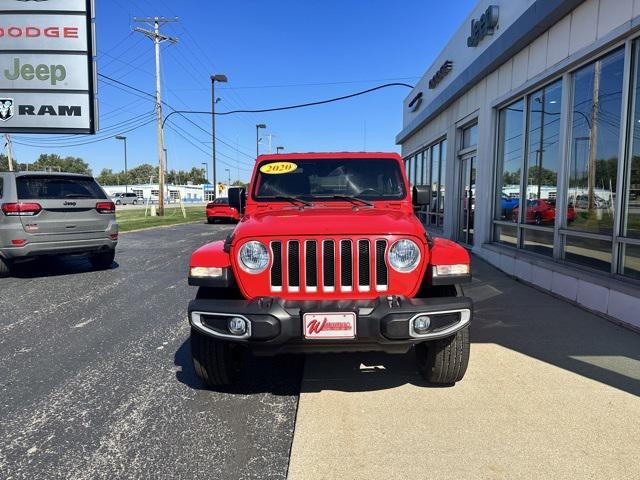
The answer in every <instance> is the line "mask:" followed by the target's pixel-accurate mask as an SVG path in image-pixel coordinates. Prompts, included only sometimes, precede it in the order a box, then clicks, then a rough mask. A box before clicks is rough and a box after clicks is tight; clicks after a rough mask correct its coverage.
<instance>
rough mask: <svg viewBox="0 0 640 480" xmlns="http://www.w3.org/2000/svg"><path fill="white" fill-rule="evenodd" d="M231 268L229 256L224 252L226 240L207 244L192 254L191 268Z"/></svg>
mask: <svg viewBox="0 0 640 480" xmlns="http://www.w3.org/2000/svg"><path fill="white" fill-rule="evenodd" d="M230 266H231V261H230V258H229V254H228V253H227V252H225V251H224V240H218V241H217V242H211V243H207V244H206V245H203V246H202V247H200V248H199V249H197V250H196V251H195V252H193V253H192V254H191V260H190V261H189V267H222V268H228V267H230Z"/></svg>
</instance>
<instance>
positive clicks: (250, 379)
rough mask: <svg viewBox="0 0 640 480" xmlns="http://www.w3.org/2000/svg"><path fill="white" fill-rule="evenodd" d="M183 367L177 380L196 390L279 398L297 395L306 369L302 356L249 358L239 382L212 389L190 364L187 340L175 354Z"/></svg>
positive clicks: (247, 357)
mask: <svg viewBox="0 0 640 480" xmlns="http://www.w3.org/2000/svg"><path fill="white" fill-rule="evenodd" d="M174 364H175V365H176V366H177V367H180V370H179V371H177V372H176V379H177V380H178V381H179V382H180V383H183V384H184V385H186V386H187V387H189V388H192V389H194V390H209V391H216V392H221V393H228V394H233V395H251V394H256V393H272V394H274V395H279V396H291V395H298V394H299V393H300V382H301V379H302V371H303V368H304V356H303V355H279V356H276V357H256V356H253V355H247V356H246V360H245V366H244V368H243V370H242V374H241V376H240V379H239V380H238V383H237V384H236V385H234V386H232V387H218V388H215V389H213V388H209V387H208V386H206V385H204V384H203V383H202V382H201V381H200V379H199V378H198V377H197V376H196V372H195V370H194V368H193V364H192V363H191V346H190V342H189V339H188V338H187V339H186V340H185V341H184V342H183V343H182V345H180V348H178V350H177V351H176V353H175V355H174Z"/></svg>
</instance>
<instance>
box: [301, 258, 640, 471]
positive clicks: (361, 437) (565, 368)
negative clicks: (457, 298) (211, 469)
mask: <svg viewBox="0 0 640 480" xmlns="http://www.w3.org/2000/svg"><path fill="white" fill-rule="evenodd" d="M473 272H474V281H473V283H471V284H469V285H467V286H466V288H465V293H466V294H467V295H469V296H470V297H472V298H473V300H474V309H475V311H474V319H473V323H472V326H471V341H472V344H471V361H470V364H469V369H468V370H467V374H466V376H465V378H464V379H463V380H462V381H461V382H459V383H457V384H456V385H455V386H453V387H448V388H434V387H431V386H429V385H427V384H426V383H425V382H424V381H423V380H422V378H421V377H420V375H419V374H418V372H417V369H416V366H415V359H414V356H413V354H412V352H409V353H407V354H406V355H396V356H390V355H381V354H366V355H363V354H358V355H356V354H344V355H331V356H320V355H315V356H308V357H307V360H306V362H305V371H304V375H303V381H302V386H301V392H302V393H301V394H300V402H299V406H298V415H297V419H296V428H295V435H294V442H293V447H292V452H291V462H290V466H289V479H290V480H318V479H343V478H349V479H363V480H375V479H381V480H382V479H384V480H386V479H396V478H397V479H408V478H416V479H418V478H419V479H456V480H458V479H535V480H538V479H572V480H573V479H576V478H581V479H582V478H585V479H586V478H589V479H629V480H632V479H633V480H637V479H638V478H640V456H639V455H638V447H639V446H640V415H639V413H640V335H639V334H637V333H634V332H631V331H629V330H625V329H624V328H621V327H618V326H616V325H614V324H612V323H609V322H607V321H606V320H604V319H602V318H600V317H597V316H596V315H593V314H591V313H589V312H587V311H585V310H582V309H580V308H578V307H576V306H574V305H571V304H570V303H568V302H566V301H564V300H561V299H558V298H555V297H552V296H550V295H548V294H547V293H543V292H541V291H538V290H536V289H534V288H532V287H530V286H527V285H524V284H522V283H519V282H517V281H515V280H513V279H512V278H510V277H508V276H507V275H505V274H503V273H502V272H500V271H498V270H497V269H495V268H493V267H491V266H490V265H488V264H487V263H485V262H483V261H482V260H479V259H477V258H474V261H473Z"/></svg>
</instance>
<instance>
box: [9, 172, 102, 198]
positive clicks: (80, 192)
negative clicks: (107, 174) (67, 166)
mask: <svg viewBox="0 0 640 480" xmlns="http://www.w3.org/2000/svg"><path fill="white" fill-rule="evenodd" d="M16 187H17V189H18V199H20V200H38V199H51V200H63V199H67V198H78V199H82V198H92V199H106V198H107V197H106V196H105V195H104V192H103V191H102V189H101V188H100V187H99V186H98V184H97V183H96V182H95V180H94V179H93V178H88V177H72V176H69V177H65V176H62V175H56V176H45V175H42V176H41V175H28V176H24V177H17V178H16Z"/></svg>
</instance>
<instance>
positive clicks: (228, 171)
mask: <svg viewBox="0 0 640 480" xmlns="http://www.w3.org/2000/svg"><path fill="white" fill-rule="evenodd" d="M224 171H225V172H227V175H229V181H228V182H227V189H229V187H230V186H231V170H229V169H228V168H225V169H224Z"/></svg>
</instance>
